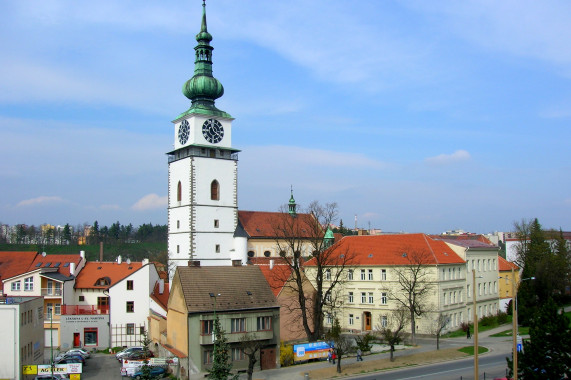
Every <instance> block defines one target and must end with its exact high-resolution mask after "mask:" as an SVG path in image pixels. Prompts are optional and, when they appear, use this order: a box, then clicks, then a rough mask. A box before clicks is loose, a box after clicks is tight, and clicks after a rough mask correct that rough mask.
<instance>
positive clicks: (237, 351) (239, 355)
mask: <svg viewBox="0 0 571 380" xmlns="http://www.w3.org/2000/svg"><path fill="white" fill-rule="evenodd" d="M245 359H246V354H245V353H244V349H243V348H233V349H232V360H233V361H238V360H245Z"/></svg>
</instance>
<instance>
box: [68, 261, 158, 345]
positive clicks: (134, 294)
mask: <svg viewBox="0 0 571 380" xmlns="http://www.w3.org/2000/svg"><path fill="white" fill-rule="evenodd" d="M157 282H159V274H158V272H157V269H156V267H155V265H154V263H150V262H149V260H146V259H145V260H143V261H142V262H131V261H130V260H125V261H123V260H122V258H121V257H120V256H119V257H118V258H117V261H114V262H88V263H87V264H86V265H85V267H84V268H83V270H82V271H81V272H80V273H79V274H78V275H77V278H76V281H75V300H74V302H73V303H71V304H67V305H65V307H64V309H65V310H64V315H62V325H65V326H67V327H64V328H63V331H62V347H63V348H64V349H66V348H71V347H79V346H85V347H89V348H102V347H105V348H106V347H117V346H134V345H139V344H140V341H141V339H142V338H143V337H144V336H145V334H146V331H148V316H149V312H150V307H151V298H150V295H151V294H152V293H153V290H154V289H155V286H156V284H157Z"/></svg>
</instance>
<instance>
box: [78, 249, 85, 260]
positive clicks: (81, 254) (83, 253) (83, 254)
mask: <svg viewBox="0 0 571 380" xmlns="http://www.w3.org/2000/svg"><path fill="white" fill-rule="evenodd" d="M79 256H81V258H82V259H85V251H79Z"/></svg>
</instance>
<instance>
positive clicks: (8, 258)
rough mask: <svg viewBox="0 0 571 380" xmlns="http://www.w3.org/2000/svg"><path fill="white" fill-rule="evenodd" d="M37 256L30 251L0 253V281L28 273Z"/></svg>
mask: <svg viewBox="0 0 571 380" xmlns="http://www.w3.org/2000/svg"><path fill="white" fill-rule="evenodd" d="M37 255H38V253H37V252H31V251H2V252H0V281H1V280H4V279H7V278H10V277H14V276H17V275H20V274H23V273H26V272H28V271H29V270H30V266H31V264H32V263H33V262H34V258H35V257H36V256H37ZM0 289H1V287H0Z"/></svg>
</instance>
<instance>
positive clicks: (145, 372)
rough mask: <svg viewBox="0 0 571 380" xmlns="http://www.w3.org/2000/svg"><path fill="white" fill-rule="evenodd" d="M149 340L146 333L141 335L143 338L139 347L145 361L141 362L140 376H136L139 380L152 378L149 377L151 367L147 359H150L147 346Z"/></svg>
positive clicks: (149, 342)
mask: <svg viewBox="0 0 571 380" xmlns="http://www.w3.org/2000/svg"><path fill="white" fill-rule="evenodd" d="M151 342H152V341H151V339H149V335H148V333H147V331H145V334H144V335H143V338H142V339H141V340H140V343H141V346H142V347H143V352H144V353H145V360H143V365H142V366H141V375H140V376H137V379H138V380H139V379H140V380H150V379H152V378H153V377H152V376H151V366H150V365H149V359H148V358H149V357H150V350H149V345H150V344H151Z"/></svg>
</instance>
